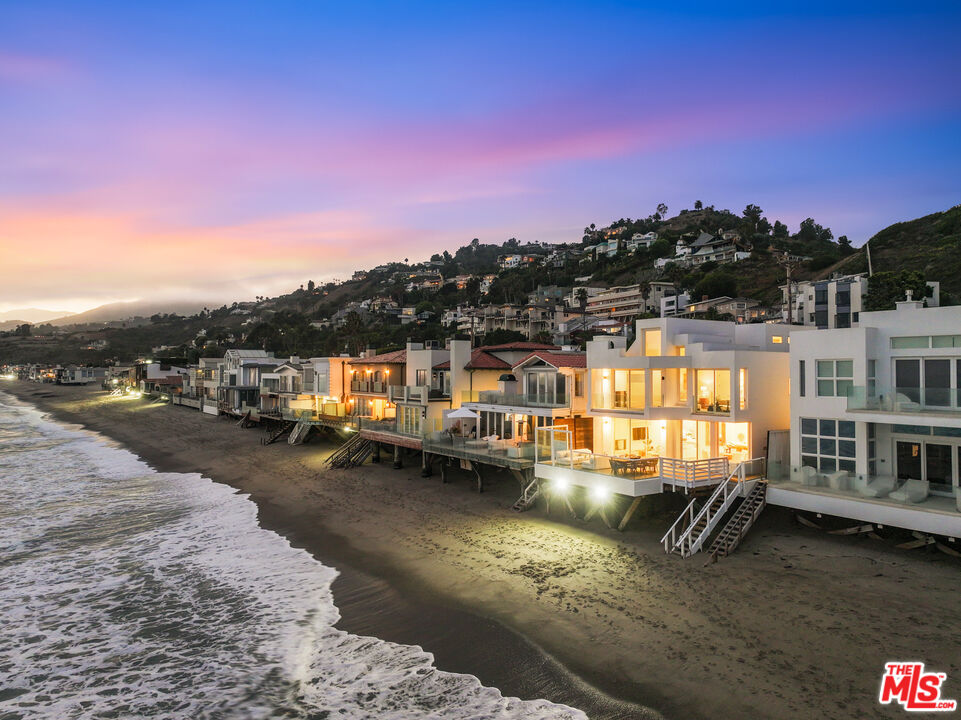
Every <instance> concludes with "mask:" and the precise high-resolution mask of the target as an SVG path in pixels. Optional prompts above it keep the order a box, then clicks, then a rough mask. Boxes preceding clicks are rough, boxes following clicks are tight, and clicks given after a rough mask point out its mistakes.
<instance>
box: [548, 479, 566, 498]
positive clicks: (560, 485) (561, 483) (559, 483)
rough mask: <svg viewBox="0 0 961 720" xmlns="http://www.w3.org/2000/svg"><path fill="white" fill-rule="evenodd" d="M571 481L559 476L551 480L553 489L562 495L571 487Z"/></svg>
mask: <svg viewBox="0 0 961 720" xmlns="http://www.w3.org/2000/svg"><path fill="white" fill-rule="evenodd" d="M570 487H571V486H570V483H568V482H567V480H566V479H565V478H557V479H556V480H552V481H551V490H552V491H553V492H556V493H558V494H560V495H563V494H564V493H566V492H567V491H568V490H569V489H570Z"/></svg>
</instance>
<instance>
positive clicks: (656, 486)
mask: <svg viewBox="0 0 961 720" xmlns="http://www.w3.org/2000/svg"><path fill="white" fill-rule="evenodd" d="M789 331H790V328H789V327H788V326H784V325H774V324H764V325H741V324H737V323H733V322H720V321H710V320H694V319H688V318H658V319H649V320H639V321H637V324H636V339H635V340H634V341H633V342H632V343H628V341H627V339H626V338H623V337H612V338H598V339H595V340H592V341H591V342H590V343H588V346H587V356H586V359H587V372H588V377H587V382H588V383H589V388H588V392H587V395H588V397H589V407H588V415H589V421H588V422H589V423H590V430H589V431H585V432H581V433H578V432H576V431H575V432H573V433H572V432H570V431H569V428H568V427H564V426H557V425H555V426H554V427H552V428H545V429H544V430H542V431H540V432H539V433H538V437H537V444H538V458H537V459H538V462H537V464H536V465H535V474H536V476H537V477H539V478H542V479H546V480H550V481H555V482H561V483H563V484H565V485H576V486H582V487H585V488H589V489H594V490H597V491H603V492H605V493H618V494H623V495H627V496H631V497H639V496H642V495H648V494H655V493H660V492H662V491H663V490H664V489H666V488H670V489H679V490H683V491H685V492H690V491H695V490H698V489H699V488H702V487H711V486H714V485H717V484H719V483H721V482H722V481H724V480H725V479H726V478H727V477H728V475H729V474H730V472H731V471H732V469H733V468H734V467H736V466H737V465H738V464H739V463H741V462H745V461H750V460H752V459H753V458H758V457H764V456H765V454H766V452H767V445H768V431H769V430H784V429H786V428H787V427H788V426H789V403H790V395H789V389H788V383H787V378H788V363H789V352H788V351H789V348H790V344H789V340H790V338H789V335H788V333H789ZM575 430H576V427H575Z"/></svg>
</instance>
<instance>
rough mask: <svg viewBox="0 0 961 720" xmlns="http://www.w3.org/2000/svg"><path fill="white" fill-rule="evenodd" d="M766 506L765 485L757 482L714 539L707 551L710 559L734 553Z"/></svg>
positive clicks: (762, 482)
mask: <svg viewBox="0 0 961 720" xmlns="http://www.w3.org/2000/svg"><path fill="white" fill-rule="evenodd" d="M766 505H767V483H766V482H764V481H758V482H757V483H755V485H754V488H753V489H752V490H751V492H749V493H748V495H747V497H746V498H744V500H743V502H741V504H740V505H738V507H737V510H735V511H734V514H733V515H732V516H731V519H730V520H728V521H727V524H726V525H725V526H724V527H723V528H721V531H720V532H719V533H718V534H717V537H715V538H714V541H713V542H712V543H711V547H710V548H709V549H708V553H710V555H711V559H712V560H717V558H718V557H719V556H722V557H724V556H727V555H730V554H731V553H732V552H734V549H735V548H736V547H737V546H738V545H739V544H740V542H741V538H743V537H744V536H745V535H746V534H747V531H748V530H750V529H751V526H752V525H753V524H754V522H755V520H757V518H758V516H759V515H760V514H761V511H762V510H764V507H765V506H766Z"/></svg>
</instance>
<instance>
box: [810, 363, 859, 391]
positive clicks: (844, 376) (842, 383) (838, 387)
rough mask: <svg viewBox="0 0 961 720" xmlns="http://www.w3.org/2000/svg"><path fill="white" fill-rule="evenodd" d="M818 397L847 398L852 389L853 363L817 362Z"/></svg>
mask: <svg viewBox="0 0 961 720" xmlns="http://www.w3.org/2000/svg"><path fill="white" fill-rule="evenodd" d="M815 365H816V367H817V388H818V397H835V396H836V397H847V396H848V395H850V394H851V389H852V388H853V387H854V362H853V361H851V360H818V361H817V362H816V363H815Z"/></svg>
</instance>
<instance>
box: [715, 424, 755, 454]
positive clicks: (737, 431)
mask: <svg viewBox="0 0 961 720" xmlns="http://www.w3.org/2000/svg"><path fill="white" fill-rule="evenodd" d="M750 427H751V424H750V423H746V422H736V423H729V422H722V423H718V424H717V454H718V455H720V456H721V457H727V458H730V460H731V462H735V463H739V462H743V461H745V460H750V459H751V455H750V451H751V449H750Z"/></svg>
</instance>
